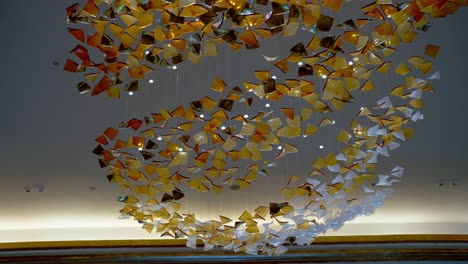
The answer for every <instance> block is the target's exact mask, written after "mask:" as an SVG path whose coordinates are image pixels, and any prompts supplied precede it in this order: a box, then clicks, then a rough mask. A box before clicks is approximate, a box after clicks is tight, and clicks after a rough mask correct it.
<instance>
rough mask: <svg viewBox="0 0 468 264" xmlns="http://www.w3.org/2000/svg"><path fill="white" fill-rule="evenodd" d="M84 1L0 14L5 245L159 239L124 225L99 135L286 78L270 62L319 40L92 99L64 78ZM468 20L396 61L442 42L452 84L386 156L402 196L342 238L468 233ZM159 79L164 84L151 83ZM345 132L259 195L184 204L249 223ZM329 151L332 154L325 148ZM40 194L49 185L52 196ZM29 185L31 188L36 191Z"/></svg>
mask: <svg viewBox="0 0 468 264" xmlns="http://www.w3.org/2000/svg"><path fill="white" fill-rule="evenodd" d="M73 3H74V2H73V1H71V0H65V1H60V2H56V1H33V0H26V1H8V3H6V4H4V6H5V10H8V12H5V14H3V15H2V16H1V17H0V21H1V22H2V24H3V25H4V29H3V32H4V37H3V38H2V40H3V41H2V42H0V47H1V50H3V51H4V55H3V61H4V63H3V64H1V66H0V67H1V72H2V81H3V83H2V87H3V91H4V94H3V96H1V97H0V107H1V111H0V115H1V120H2V121H3V125H2V129H1V130H0V135H1V138H2V139H3V140H2V143H1V151H0V155H1V156H0V164H1V168H2V170H1V171H0V177H1V179H2V182H1V184H0V192H1V193H2V197H3V198H2V199H0V207H1V208H3V210H2V211H1V213H0V242H2V241H3V242H5V241H21V240H74V239H109V238H148V237H150V236H149V235H147V234H146V233H145V232H146V231H144V230H142V229H139V228H138V227H137V226H138V224H137V223H135V222H133V221H132V220H130V219H118V217H119V213H118V210H119V209H120V208H121V204H120V203H118V202H116V198H117V197H118V196H120V195H123V194H125V192H123V191H120V190H119V189H118V187H117V186H113V185H111V184H109V183H108V181H107V179H106V177H105V175H106V172H105V171H104V170H102V169H100V168H99V166H98V162H97V158H96V157H95V156H94V155H93V154H92V153H91V151H92V150H93V149H94V147H95V145H96V143H95V142H94V139H95V138H96V137H97V136H98V135H99V134H100V133H102V131H103V130H104V129H106V128H107V127H109V126H116V125H117V124H118V123H119V122H120V121H127V120H129V119H131V118H133V117H140V118H141V117H142V116H144V115H147V114H149V113H151V112H156V111H159V110H160V109H161V108H162V107H166V108H167V109H170V110H172V109H174V108H176V107H177V106H179V105H181V104H185V103H186V102H189V101H193V100H195V99H197V98H201V97H202V96H204V95H205V94H210V93H211V94H212V91H209V88H208V87H209V84H210V83H211V82H212V80H213V79H214V78H215V77H217V76H219V77H221V78H222V79H223V80H224V81H225V82H226V83H228V85H229V86H232V87H233V86H235V85H241V84H242V81H244V80H253V79H254V75H253V71H254V70H255V69H272V71H276V69H273V68H274V67H271V65H268V63H267V62H266V61H265V60H264V59H263V56H262V55H267V56H271V57H274V56H277V55H285V54H286V53H287V51H288V49H289V48H290V47H291V46H293V45H294V44H295V43H297V42H299V41H303V42H305V43H307V42H308V41H309V39H310V36H307V34H305V33H301V34H299V35H298V36H297V37H293V38H287V39H278V38H277V39H274V41H270V42H268V41H265V43H264V46H263V48H262V49H257V50H250V51H246V50H242V51H240V52H239V53H240V54H237V53H234V52H232V51H230V50H229V48H227V47H224V48H222V52H220V54H221V55H220V56H218V57H215V58H213V57H210V58H204V59H203V60H202V62H201V63H200V64H199V65H192V64H190V63H184V64H183V65H181V66H179V68H178V69H177V70H166V69H161V70H158V71H157V72H156V73H154V74H151V75H150V76H148V79H146V80H145V82H144V83H143V84H144V85H142V87H140V91H139V92H138V93H136V94H135V95H134V96H128V95H126V94H124V95H123V96H122V99H121V100H115V99H110V98H107V97H106V96H103V95H101V96H96V97H91V96H89V95H80V94H79V93H78V91H77V90H76V88H75V87H74V85H75V83H76V82H78V81H79V79H80V76H78V75H76V74H70V73H68V72H64V71H63V70H62V67H63V63H64V61H65V60H66V58H67V57H68V52H69V51H70V50H71V49H72V48H73V47H74V46H75V45H76V43H75V42H74V41H73V40H72V38H71V37H70V36H69V34H68V33H67V32H66V28H67V24H66V15H65V8H66V7H67V6H69V5H71V4H73ZM467 17H468V10H467V9H466V8H461V10H459V11H458V13H457V14H455V15H454V16H451V17H448V18H446V19H438V20H436V21H435V23H434V25H433V26H432V27H431V28H430V29H429V31H428V32H426V34H420V36H418V38H417V41H416V42H415V43H414V45H411V46H409V45H403V46H402V49H401V51H399V52H398V54H396V55H395V56H396V57H395V58H396V59H395V60H398V58H405V57H408V55H412V54H415V53H419V54H421V53H422V51H423V49H424V47H425V45H426V44H427V43H431V44H434V45H439V46H441V47H442V49H441V52H440V54H439V57H438V58H437V59H436V60H435V63H436V65H437V66H436V68H437V70H439V71H440V75H441V79H440V80H432V81H431V82H432V83H433V86H434V87H435V89H436V91H437V92H436V93H434V94H430V95H427V96H426V98H425V99H426V101H425V108H424V120H422V121H419V122H417V123H415V125H414V128H415V137H414V138H413V139H411V140H409V141H408V142H405V143H404V144H402V146H401V147H400V148H399V149H397V150H395V151H394V152H393V153H392V157H391V159H382V163H383V165H382V167H383V168H391V167H392V166H395V165H400V166H403V167H404V168H405V175H404V178H403V181H402V183H399V184H396V185H395V188H394V189H395V191H394V193H393V195H392V197H391V198H390V199H388V200H387V202H386V204H385V205H384V206H383V207H382V208H379V209H378V210H377V212H376V213H375V214H374V215H372V216H367V217H359V218H358V219H356V220H354V221H353V222H352V223H350V224H348V225H346V226H345V227H344V228H343V229H342V230H341V231H339V232H338V233H335V234H381V233H414V232H418V233H468V210H466V203H467V202H468V186H467V185H468V178H467V177H468V175H467V174H466V171H467V170H468V163H467V162H466V157H467V154H466V150H467V149H468V138H467V136H466V135H467V134H468V122H466V117H465V112H466V108H465V107H464V104H465V103H466V98H468V89H466V87H465V86H466V81H465V80H464V77H465V76H464V74H465V73H466V61H467V59H468V54H467V52H466V47H467V46H468V37H467V35H466V34H465V32H466V27H465V25H466V24H467V22H468V21H467ZM56 62H58V63H59V65H58V66H57V63H56ZM276 74H279V72H277V73H276ZM150 78H151V79H154V80H155V82H154V83H153V84H149V83H148V82H147V81H148V80H149V79H150ZM394 81H395V80H394V79H392V77H387V76H382V77H380V79H379V80H378V82H376V83H379V84H381V87H380V86H379V87H378V89H376V91H373V92H372V93H369V94H365V95H359V96H358V95H357V96H356V97H359V98H358V99H357V102H356V104H354V105H353V106H347V107H346V108H345V109H344V110H342V111H341V112H339V113H333V114H332V118H333V119H334V120H336V123H337V124H336V125H335V126H338V125H340V124H343V123H346V122H348V120H349V118H350V117H351V116H352V115H353V114H354V113H355V112H356V110H357V109H359V107H360V106H362V105H370V104H372V103H374V102H375V101H376V100H378V99H380V98H381V97H383V96H384V95H385V93H386V92H387V91H388V89H390V88H392V87H391V83H392V82H394ZM319 82H320V80H319ZM262 107H263V106H259V107H258V108H262ZM249 114H250V115H253V114H254V113H253V112H251V113H249ZM338 131H339V130H338V128H337V127H334V126H332V127H330V128H327V130H323V131H321V132H320V133H319V134H318V135H317V136H316V137H314V138H313V139H312V140H311V141H309V142H310V143H309V145H307V146H308V147H307V149H306V150H305V152H303V154H301V155H298V156H296V157H294V158H292V159H285V160H281V161H279V162H278V166H277V168H275V169H274V171H273V172H272V173H271V174H270V176H268V177H264V178H262V179H259V180H258V181H257V182H256V184H255V186H254V187H252V188H248V189H245V190H242V191H239V192H232V191H228V192H226V195H225V196H224V195H223V196H216V195H215V194H213V193H208V194H197V193H190V195H193V196H192V197H193V198H192V199H190V201H187V204H184V206H185V208H190V209H188V210H193V211H198V212H201V214H203V215H204V217H206V218H209V217H215V216H216V215H218V214H228V215H229V214H237V215H238V213H239V212H242V211H243V210H244V209H245V208H246V207H250V206H251V204H252V203H253V204H259V203H268V202H269V201H271V200H272V199H275V198H276V197H277V193H278V192H277V189H278V186H281V185H282V184H284V183H285V182H287V180H288V177H286V176H284V175H290V174H293V173H300V172H302V171H304V170H307V169H308V168H309V166H310V165H309V164H310V162H311V161H312V160H313V159H312V158H310V157H312V156H314V155H315V156H316V155H319V154H323V153H324V152H326V151H337V150H338V147H340V145H339V144H337V143H334V142H335V140H334V136H330V134H332V135H336V133H337V132H338ZM297 143H298V144H299V145H301V144H302V143H303V142H302V141H299V142H297ZM319 145H323V146H324V147H325V148H324V149H323V150H319V148H318V146H319ZM282 175H283V176H282ZM441 183H442V184H441ZM37 186H43V192H40V191H38V188H37ZM28 187H29V188H31V191H30V192H26V191H25V188H28ZM40 188H42V187H40ZM40 188H39V189H40ZM252 209H253V208H252ZM383 227H385V228H384V229H383ZM117 228H118V229H117ZM63 229H67V232H63ZM32 230H34V231H32ZM54 230H55V231H54ZM116 230H118V232H119V233H116V232H115V231H116ZM340 232H341V233H340Z"/></svg>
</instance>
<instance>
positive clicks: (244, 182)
mask: <svg viewBox="0 0 468 264" xmlns="http://www.w3.org/2000/svg"><path fill="white" fill-rule="evenodd" d="M357 3H358V2H357V1H351V2H349V3H346V4H345V5H355V4H357ZM342 5H343V3H342V1H341V0H326V1H322V2H321V1H314V2H312V1H310V2H307V1H304V0H302V1H301V0H297V1H265V0H257V1H245V0H232V1H229V0H218V1H210V0H207V1H195V0H188V1H187V0H182V1H177V0H176V1H174V2H166V1H161V0H89V1H87V2H85V3H83V4H75V5H73V6H70V7H69V8H67V15H68V22H69V23H71V24H73V25H75V26H76V27H74V28H69V29H68V32H69V33H70V34H71V35H72V36H73V37H75V38H76V39H77V40H78V41H79V42H80V43H79V44H78V45H77V46H76V47H75V48H74V49H73V50H72V51H71V54H72V56H73V58H71V59H68V60H67V62H66V64H65V67H64V69H65V70H66V71H70V72H76V73H79V74H82V75H83V77H84V78H83V80H82V81H81V82H79V83H78V84H77V88H78V89H79V91H80V93H82V94H86V93H90V94H91V95H99V94H107V95H108V96H110V97H113V98H120V93H121V92H122V90H124V91H127V92H135V91H138V86H139V81H141V80H142V79H143V78H144V77H145V75H146V74H149V73H151V72H152V71H155V70H158V68H161V67H162V68H170V67H173V65H176V64H179V63H182V62H184V61H185V60H189V61H191V62H192V63H195V64H196V63H198V62H199V61H200V60H201V58H202V57H203V56H215V55H217V52H218V49H217V47H218V46H219V45H224V44H227V45H228V46H230V47H231V48H232V49H233V50H235V51H237V50H239V49H242V48H243V47H245V48H246V49H254V48H258V47H259V46H260V43H261V42H260V41H259V40H260V39H261V40H262V41H268V38H269V37H271V36H273V35H282V36H294V35H295V34H296V32H297V31H298V29H304V30H306V31H309V32H318V31H320V32H331V31H332V30H333V32H339V33H338V34H336V35H333V36H326V37H319V36H318V35H317V34H311V39H310V42H308V43H307V45H305V44H304V43H298V44H296V45H294V46H293V47H291V48H290V50H289V54H290V55H289V56H288V57H285V58H266V59H267V60H268V61H269V62H270V63H271V64H272V65H274V66H276V67H278V68H279V69H280V70H281V71H282V72H283V73H284V76H278V77H277V78H273V76H272V75H271V73H270V71H265V70H262V71H255V77H256V79H257V80H258V81H257V82H256V83H252V82H243V83H242V85H239V86H240V87H242V88H240V87H239V86H235V88H232V89H227V87H228V86H227V85H226V83H225V82H224V81H223V80H222V79H220V78H217V79H216V80H214V81H213V82H212V84H211V89H212V90H214V91H215V95H214V96H211V97H210V96H204V97H202V98H200V99H199V100H197V101H192V102H188V103H187V104H185V105H182V106H180V107H178V108H176V109H175V110H173V111H168V110H166V109H162V110H161V111H159V112H157V113H152V114H151V115H148V116H146V117H144V118H134V119H131V120H130V121H128V122H122V123H121V124H119V126H118V127H115V128H112V127H109V128H107V129H106V130H105V131H104V132H103V133H102V134H101V135H100V136H99V137H98V138H97V139H96V141H97V142H98V146H97V147H96V148H95V149H94V151H93V152H94V153H95V154H96V155H98V156H99V163H100V165H101V167H103V168H106V169H107V171H108V176H107V177H108V179H109V181H110V182H112V183H116V184H118V185H120V186H121V187H123V188H124V189H128V190H130V191H132V192H133V193H134V195H129V196H125V197H120V198H119V201H121V202H123V203H124V207H123V209H122V210H121V211H120V212H121V213H123V214H125V215H128V216H130V217H132V218H134V219H135V220H136V221H138V222H140V223H142V225H143V228H145V229H146V230H147V231H148V232H157V233H159V234H162V236H170V237H174V238H181V237H184V238H187V246H189V247H195V246H196V241H197V240H202V241H203V242H204V244H205V249H206V250H209V249H211V248H213V247H223V248H225V249H228V250H233V251H236V252H237V251H243V252H247V253H250V254H259V253H264V254H269V255H271V254H281V253H283V252H285V251H286V247H284V244H285V243H294V244H298V245H305V244H310V243H312V242H313V240H314V239H315V238H316V237H317V236H318V235H319V234H321V233H323V232H325V231H327V230H328V229H337V228H339V227H340V226H341V225H343V223H344V222H346V221H349V220H352V219H354V218H355V217H356V216H359V215H363V214H364V215H367V214H371V213H373V211H374V210H375V208H377V207H379V206H381V205H382V204H383V201H384V200H385V198H386V197H388V196H389V195H390V193H391V191H392V189H391V186H392V184H393V183H394V182H397V181H399V179H400V177H401V176H402V173H403V169H402V168H401V167H398V166H397V167H395V168H394V169H393V170H391V171H390V172H388V173H387V174H377V173H375V171H374V168H375V167H376V164H377V161H378V158H377V157H378V156H379V155H383V156H389V153H390V151H391V150H394V149H395V148H397V147H399V146H400V143H401V142H403V141H404V140H405V139H408V138H410V137H411V136H412V129H411V127H410V124H411V123H412V122H415V121H417V120H419V119H422V114H421V113H420V112H419V111H418V109H419V108H421V107H422V106H423V102H422V94H423V93H424V92H431V91H432V87H431V85H430V84H429V83H428V82H427V80H429V79H431V78H430V77H428V76H430V75H431V74H432V62H431V61H430V58H435V57H436V56H437V54H438V51H439V47H437V46H434V45H430V44H428V45H427V46H426V48H425V50H424V55H422V56H416V55H415V56H412V57H409V58H408V59H407V60H401V61H391V59H392V53H393V52H395V51H396V50H397V49H398V46H399V44H400V43H402V42H406V43H410V42H412V41H413V40H414V39H415V38H416V36H417V34H418V33H423V32H425V31H426V30H428V29H429V28H430V26H431V25H432V23H433V22H435V18H441V17H445V16H447V15H450V14H453V13H455V12H456V10H457V9H458V8H459V7H460V6H462V5H466V1H463V0H457V1H447V0H441V1H437V0H423V1H420V0H418V1H412V2H406V3H401V4H394V3H392V2H391V1H389V0H383V1H378V2H373V3H370V4H367V5H366V6H364V7H362V8H361V11H362V12H361V14H360V17H350V18H347V19H346V20H343V21H344V22H341V21H340V23H337V22H336V21H335V18H334V17H332V16H329V15H325V13H326V14H330V13H332V12H339V11H340V9H341V6H342ZM258 10H267V11H262V12H259V11H258ZM330 10H331V11H330ZM366 32H367V33H366ZM369 32H370V33H369ZM88 48H92V49H96V50H98V51H100V52H101V53H102V55H103V56H102V58H103V59H102V58H100V60H102V61H98V60H99V59H96V58H91V57H90V53H88ZM122 58H124V59H123V60H122ZM291 65H295V67H290V66H291ZM296 65H299V67H297V66H296ZM290 68H294V69H297V73H292V72H290V71H289V69H290ZM372 74H395V75H396V76H400V79H401V80H402V83H401V85H400V86H397V87H395V88H394V89H393V90H391V92H390V94H388V96H385V97H383V98H382V99H380V100H379V101H378V102H377V103H376V104H375V105H372V106H364V107H362V108H361V110H360V111H359V112H358V113H357V114H356V116H355V118H354V119H353V120H352V122H351V124H350V126H349V127H343V128H342V129H341V130H340V131H339V133H338V135H337V137H336V140H337V141H339V142H342V143H344V144H346V147H344V148H343V149H341V151H339V152H337V153H330V154H328V155H326V156H323V157H319V158H318V159H315V160H311V163H312V170H311V171H304V173H303V175H301V176H290V178H289V181H288V183H287V184H286V185H285V186H284V187H283V188H282V189H281V190H280V191H279V192H280V194H279V195H278V197H281V198H278V199H281V200H280V201H272V202H271V203H270V204H267V205H258V206H254V207H252V208H246V210H245V212H244V213H242V214H241V215H240V216H239V217H238V218H237V219H230V218H228V217H226V216H222V215H220V216H219V219H212V220H208V221H203V222H202V221H200V220H198V219H197V218H196V216H195V214H190V213H184V212H183V208H182V207H181V204H180V203H179V202H180V201H181V200H182V199H186V197H185V196H186V192H184V190H186V189H194V190H199V191H202V192H210V191H214V192H216V193H217V194H219V195H223V188H225V187H226V186H228V187H229V186H230V188H231V189H239V188H241V189H242V188H247V187H248V186H249V185H251V184H255V183H254V181H255V180H256V178H257V176H258V175H259V174H260V175H261V174H265V175H268V170H269V167H270V166H272V164H273V161H274V160H275V159H278V158H281V157H284V156H287V155H291V154H293V153H297V152H299V151H300V148H299V147H298V146H295V145H294V144H292V142H291V140H292V139H294V138H297V137H306V138H308V137H311V136H313V135H314V134H315V133H317V131H318V130H320V129H321V128H322V127H324V126H328V125H331V124H333V123H334V121H333V120H331V119H330V118H329V117H328V116H327V114H328V113H329V112H331V111H339V110H341V109H342V108H343V106H344V105H345V104H349V103H352V102H353V101H354V97H353V96H357V95H358V93H360V92H366V91H371V90H373V89H375V88H376V87H378V86H379V84H374V83H373V82H372V81H371V80H370V77H371V75H372ZM418 76H420V77H418ZM306 77H307V79H306ZM239 78H241V76H239ZM318 78H324V79H326V82H325V84H324V86H323V87H318V85H317V84H316V83H314V80H318ZM280 80H285V81H284V82H280ZM207 91H208V90H207ZM286 97H287V98H290V99H291V100H289V102H291V103H290V105H289V106H288V105H286V106H284V105H282V107H281V109H280V110H281V111H276V112H262V111H259V112H258V114H257V115H256V116H253V117H248V116H244V115H242V113H241V112H240V111H239V109H241V106H242V108H245V107H246V106H247V107H252V109H254V106H256V105H258V102H259V101H262V102H264V101H268V103H269V104H271V105H274V104H277V103H278V101H279V100H281V99H282V98H286ZM392 101H393V102H392ZM298 102H299V103H298ZM395 102H397V104H396V103H395ZM298 105H300V107H298ZM312 113H314V115H322V118H321V121H319V122H315V123H314V122H312V121H311V119H310V117H311V115H312ZM123 128H126V129H127V130H128V129H130V131H132V133H131V134H132V135H131V136H128V135H127V133H126V134H125V135H122V134H123V133H121V131H122V130H121V129H123ZM304 147H307V146H301V148H304ZM240 161H242V162H240ZM241 164H242V166H240V165H241ZM239 175H242V176H239ZM325 176H326V177H325ZM371 182H375V183H376V184H371Z"/></svg>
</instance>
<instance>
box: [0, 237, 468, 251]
mask: <svg viewBox="0 0 468 264" xmlns="http://www.w3.org/2000/svg"><path fill="white" fill-rule="evenodd" d="M186 242H187V241H186V240H185V239H154V240H76V241H34V242H13V243H0V251H7V250H10V251H11V250H37V249H73V248H115V247H183V246H185V244H186ZM416 242H433V243H436V242H445V243H447V242H467V243H468V235H381V236H377V235H376V236H322V237H319V238H317V239H316V240H315V242H314V244H369V243H373V244H379V243H416ZM200 245H202V244H200Z"/></svg>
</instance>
